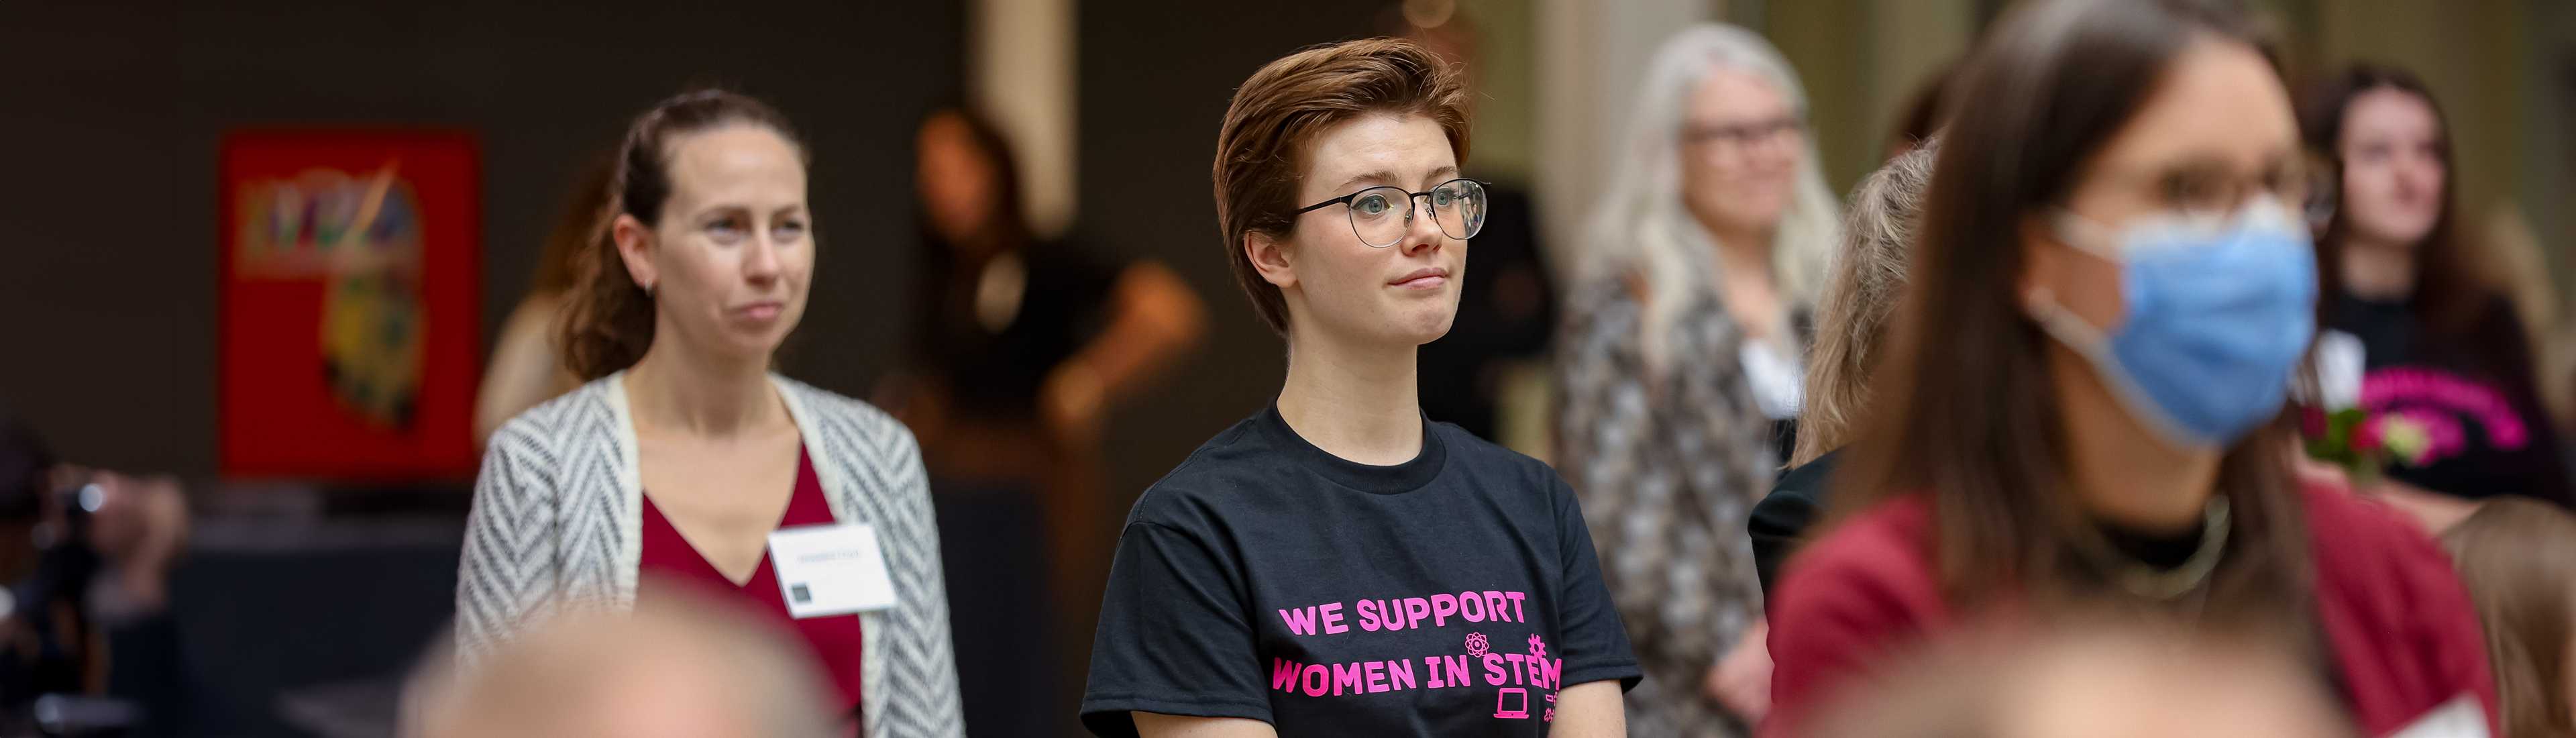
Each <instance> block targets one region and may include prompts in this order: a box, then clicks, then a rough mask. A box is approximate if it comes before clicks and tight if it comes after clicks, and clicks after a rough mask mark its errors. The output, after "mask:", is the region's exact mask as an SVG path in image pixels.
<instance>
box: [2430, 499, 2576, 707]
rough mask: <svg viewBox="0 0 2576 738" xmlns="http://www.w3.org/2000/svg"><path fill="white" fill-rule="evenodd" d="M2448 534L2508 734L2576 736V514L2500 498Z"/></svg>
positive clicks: (2446, 541)
mask: <svg viewBox="0 0 2576 738" xmlns="http://www.w3.org/2000/svg"><path fill="white" fill-rule="evenodd" d="M2442 543H2443V545H2444V546H2445V547H2447V548H2449V549H2450V551H2451V558H2452V561H2453V562H2454V563H2456V564H2457V565H2458V566H2459V570H2460V579H2461V580H2462V581H2464V582H2466V583H2467V584H2468V586H2469V598H2470V599H2471V600H2474V601H2476V602H2477V605H2478V615H2479V617H2480V618H2481V619H2482V620H2484V621H2485V624H2486V636H2487V658H2488V659H2489V661H2490V662H2492V663H2493V664H2494V666H2495V675H2496V698H2497V699H2498V701H2500V702H2501V703H2502V704H2501V705H2500V707H2501V709H2502V711H2503V713H2504V716H2503V719H2504V733H2503V736H2504V738H2570V737H2571V736H2576V515H2570V514H2569V513H2568V512H2567V511H2566V510H2565V509H2563V508H2558V507H2552V506H2550V505H2549V504H2547V503H2543V502H2540V501H2537V500H2532V499H2529V498H2524V497H2499V498H2495V499H2493V500H2489V501H2488V502H2487V503H2486V504H2484V505H2481V506H2479V508H2478V511H2477V512H2476V513H2474V514H2471V515H2470V516H2469V517H2468V519H2466V520H2463V521H2461V522H2460V524H2459V525H2457V526H2453V527H2452V528H2451V529H2450V530H2449V531H2445V532H2444V533H2443V534H2442Z"/></svg>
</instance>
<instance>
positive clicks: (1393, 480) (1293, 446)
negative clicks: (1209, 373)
mask: <svg viewBox="0 0 2576 738" xmlns="http://www.w3.org/2000/svg"><path fill="white" fill-rule="evenodd" d="M1253 425H1254V426H1255V427H1257V428H1259V429H1260V431H1261V434H1262V435H1263V436H1264V437H1265V438H1267V439H1268V440H1269V441H1270V443H1271V444H1272V445H1273V446H1276V447H1278V448H1279V450H1280V451H1282V452H1284V453H1286V454H1287V455H1288V456H1289V457H1290V458H1292V459H1294V460H1295V461H1296V463H1297V466H1298V467H1299V468H1303V469H1306V470H1308V471H1312V472H1314V473H1316V474H1319V475H1322V476H1323V477H1324V478H1325V479H1329V480H1332V481H1333V483H1335V484H1339V485H1342V486H1344V487H1349V488H1351V489H1355V490H1359V491H1362V492H1367V493H1370V494H1380V495H1400V494H1404V493H1406V492H1411V491H1414V490H1417V489H1421V488H1422V487H1423V486H1424V485H1427V484H1430V483H1431V480H1432V479H1433V478H1435V477H1438V476H1440V468H1441V467H1442V466H1443V465H1445V464H1447V463H1448V461H1449V451H1448V449H1447V448H1445V447H1444V446H1443V445H1442V444H1441V443H1440V434H1439V433H1438V432H1437V431H1435V430H1433V429H1432V427H1431V419H1430V418H1427V417H1426V418H1423V419H1422V452H1421V453H1418V454H1415V455H1414V456H1413V460H1412V461H1407V462H1404V463H1402V464H1396V465H1393V466H1377V465H1375V464H1362V463H1359V462H1356V461H1352V460H1349V459H1345V458H1342V457H1339V456H1334V455H1333V454H1332V452H1329V451H1325V450H1323V449H1320V448H1316V447H1315V444H1312V443H1307V442H1306V438H1305V437H1304V436H1300V435H1297V430H1296V429H1294V428H1290V427H1288V420H1287V419H1286V418H1282V417H1280V416H1279V405H1277V404H1276V403H1273V404H1272V405H1270V406H1269V407H1267V408H1263V409H1262V411H1261V416H1260V417H1258V418H1255V419H1254V420H1253Z"/></svg>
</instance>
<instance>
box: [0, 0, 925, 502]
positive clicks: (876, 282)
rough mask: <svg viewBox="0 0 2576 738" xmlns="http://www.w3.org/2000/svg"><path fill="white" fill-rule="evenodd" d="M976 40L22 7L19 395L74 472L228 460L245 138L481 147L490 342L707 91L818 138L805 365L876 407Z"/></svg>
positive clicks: (684, 25)
mask: <svg viewBox="0 0 2576 738" xmlns="http://www.w3.org/2000/svg"><path fill="white" fill-rule="evenodd" d="M962 27H963V24H962V11H961V10H960V8H959V7H958V5H957V4H954V3H947V2H927V3H919V2H855V3H854V2H841V1H839V0H778V1H769V0H764V1H762V2H754V3H740V2H736V3H723V4H707V3H682V2H671V1H662V2H653V1H646V2H624V3H617V4H614V5H602V6H599V7H596V8H575V7H571V6H570V4H559V3H520V2H498V1H496V0H461V1H449V2H400V3H395V2H357V3H335V2H321V1H318V0H246V1H238V0H237V1H229V2H220V3H150V2H123V1H118V0H107V1H104V2H81V3H49V2H29V3H0V70H6V71H0V79H5V80H7V81H6V83H5V87H0V89H5V90H6V91H7V97H6V99H8V100H9V103H8V105H7V112H5V113H0V133H5V134H6V135H5V136H0V140H5V141H9V142H11V145H10V146H9V147H8V148H9V150H10V156H9V157H8V162H9V163H8V164H7V165H6V167H5V170H0V171H6V172H7V174H8V176H6V177H5V178H0V203H5V205H0V234H5V236H0V237H5V238H6V243H5V245H0V248H5V249H6V251H5V252H0V406H6V407H9V408H12V409H14V410H15V411H16V412H18V413H20V414H22V415H25V416H27V417H28V418H29V419H30V421H31V422H33V423H35V424H36V425H37V427H38V428H40V429H42V430H43V431H44V432H45V433H47V434H48V435H49V436H50V437H51V439H52V440H53V443H54V445H55V446H56V447H57V451H58V452H60V453H62V454H63V455H65V456H67V457H71V458H76V459H79V460H82V461H86V462H90V463H98V464H106V465H114V466H120V467H129V468H139V469H163V470H172V471H178V472H181V473H191V474H196V473H209V472H212V471H213V469H214V465H215V438H214V433H215V417H214V414H215V403H214V396H215V375H214V366H215V347H216V340H217V339H216V336H215V335H214V331H215V325H216V318H215V304H216V303H215V287H216V285H215V273H214V269H215V249H216V237H215V212H214V211H215V205H216V203H215V197H216V193H215V184H216V182H215V162H216V151H215V146H216V142H217V140H218V138H219V137H220V136H221V135H222V134H223V132H224V131H226V130H228V129H232V128H235V127H241V126H256V125H269V124H324V125H336V124H356V125H430V126H444V127H454V128H462V129H466V130H470V131H473V132H474V133H475V134H476V135H478V136H480V137H481V142H482V151H483V208H484V210H483V223H484V228H483V263H484V269H483V273H484V284H483V300H482V305H483V315H482V320H483V331H482V339H483V342H484V345H485V346H486V347H487V348H488V346H489V345H490V342H491V340H492V334H493V331H494V330H496V329H497V327H498V324H499V322H500V320H501V318H503V317H504V316H506V315H507V314H508V311H509V309H510V307H511V306H512V305H513V304H514V303H515V302H516V301H517V299H518V298H519V296H520V293H521V291H522V290H524V289H525V288H526V286H527V282H528V279H529V277H530V275H531V274H532V273H533V271H534V260H535V255H536V251H537V248H538V241H539V239H541V238H543V237H544V234H545V232H546V230H547V228H548V226H549V225H550V224H551V223H552V220H553V218H554V216H555V209H556V208H557V207H559V205H560V203H562V202H563V201H564V199H565V194H566V190H567V188H569V187H571V185H572V180H573V179H574V177H575V176H576V174H577V169H578V168H579V166H580V165H581V163H582V161H583V160H584V158H585V157H588V156H592V155H594V152H597V151H601V150H603V149H605V148H607V147H608V146H610V145H612V144H613V143H614V142H615V139H616V137H617V136H618V135H619V134H620V133H622V132H623V129H624V125H625V120H626V119H627V117H629V116H631V115H633V114H634V113H635V112H636V111H638V110H640V109H642V108H643V107H645V106H647V105H650V104H651V103H652V102H653V101H655V100H657V99H659V98H661V97H664V96H667V95H669V94H671V93H673V92H677V91H679V90H680V89H681V88H683V87H684V86H686V85H689V84H693V83H704V82H713V83H720V84H726V85H729V86H734V87H736V88H737V89H741V90H743V91H746V92H749V93H751V94H754V95H756V96H759V97H762V98H764V99H767V100H769V101H770V102H771V103H773V104H776V105H777V106H778V107H779V108H781V109H782V110H784V111H786V113H787V114H788V116H789V117H791V118H793V119H794V120H795V121H796V123H797V125H798V126H799V127H800V128H802V129H803V133H804V134H805V135H806V137H807V139H808V140H809V143H810V144H811V147H812V148H813V154H814V157H815V161H816V166H815V169H814V172H813V191H812V200H813V203H814V207H815V210H816V213H817V214H816V218H817V224H818V225H819V226H820V228H821V234H822V244H823V249H824V250H823V251H822V252H821V254H822V256H821V259H822V261H821V264H820V265H819V266H818V274H817V276H816V282H815V287H814V294H813V301H812V304H811V305H810V307H809V309H808V310H807V312H806V314H805V322H804V325H803V327H802V328H801V329H800V331H799V334H800V336H804V337H806V339H807V340H802V341H799V342H798V343H797V344H796V346H795V348H794V349H793V350H792V351H791V352H790V353H789V354H788V356H787V359H786V366H785V369H786V371H787V372H789V373H791V374H794V375H796V376H798V377H801V378H804V379H807V380H808V381H811V382H814V383H816V384H819V385H822V386H824V387H826V388H830V389H834V390H838V391H842V392H844V393H848V394H864V393H863V392H862V391H861V390H863V388H864V383H865V382H866V381H867V380H868V379H869V378H870V375H873V374H874V373H875V372H877V371H880V370H882V369H884V368H885V367H888V366H890V365H891V364H892V363H893V362H892V357H891V356H889V355H888V352H889V351H890V350H891V348H892V347H893V346H895V343H896V333H897V331H898V330H899V326H900V325H901V321H899V320H896V319H895V316H899V315H900V314H901V310H902V308H903V306H904V305H907V304H908V303H907V302H905V296H904V295H903V294H902V286H903V282H902V281H901V280H899V279H896V278H895V277H894V276H893V275H898V274H902V273H903V271H904V270H906V269H909V268H910V259H911V256H912V250H911V249H909V248H907V247H906V245H905V244H906V243H907V242H908V239H909V238H910V237H911V236H910V234H912V233H913V232H914V228H913V225H912V223H911V217H912V216H911V213H912V208H911V205H910V202H911V200H910V198H911V163H910V161H909V159H908V157H909V156H910V146H911V135H912V126H913V123H914V118H915V116H916V115H917V114H918V113H919V111H921V110H922V109H924V108H925V107H926V106H927V105H928V104H929V102H930V101H931V100H933V99H936V98H940V97H945V96H949V95H953V94H954V92H955V90H956V89H957V88H958V85H959V80H960V78H961V72H960V68H961V64H962V61H963V53H962V48H963V46H962V41H961V39H962V33H963V31H962ZM814 336H829V337H830V339H829V340H813V337H814Z"/></svg>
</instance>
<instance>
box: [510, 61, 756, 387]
mask: <svg viewBox="0 0 2576 738" xmlns="http://www.w3.org/2000/svg"><path fill="white" fill-rule="evenodd" d="M733 124H748V125H757V126H761V127H765V128H768V129H770V130H771V131H773V132H776V133H777V134H778V136H779V137H780V138H784V139H787V142H788V143H789V144H791V145H794V146H795V147H796V150H797V152H798V154H799V155H800V156H803V155H805V143H804V139H801V138H798V137H797V136H796V128H795V127H794V126H792V125H789V124H788V122H787V116H784V115H780V114H779V112H778V110H777V109H776V108H772V107H770V106H769V104H767V103H763V102H761V101H759V100H755V99H752V98H751V97H749V96H745V95H741V94H737V93H733V92H727V91H724V90H698V91H695V92H686V93H681V94H680V95H678V96H675V97H672V98H671V99H668V100H663V101H662V102H661V103H659V104H656V105H654V106H653V107H652V108H651V109H648V110H645V111H644V113H643V114H642V115H638V116H635V122H634V123H633V124H632V125H629V126H627V129H626V140H625V143H624V144H621V145H620V146H619V147H618V150H617V163H616V174H614V175H612V176H610V177H609V180H608V188H609V194H608V206H607V207H605V208H603V209H602V210H601V211H600V217H599V220H598V222H596V223H593V224H592V225H591V232H590V236H589V239H588V245H587V246H585V247H584V248H583V249H582V252H581V253H580V254H579V255H578V256H577V257H576V258H575V259H574V261H573V263H574V269H573V272H574V281H573V284H574V287H573V290H572V293H571V294H572V299H571V300H570V301H568V302H566V303H565V305H564V311H563V319H562V321H563V322H562V323H561V324H560V325H559V326H558V328H557V330H558V332H559V336H560V340H559V341H558V342H557V345H560V346H562V347H563V352H564V356H563V359H564V361H563V365H564V368H566V369H569V370H571V371H572V373H573V375H574V376H578V377H580V378H581V379H582V380H583V381H589V380H593V379H598V378H600V377H605V376H608V375H610V374H614V373H616V372H618V371H619V370H622V369H625V368H627V367H630V366H634V365H635V362H636V361H637V360H639V359H642V358H644V350H645V349H647V348H650V347H652V345H653V296H652V295H651V294H648V293H646V292H645V291H644V288H643V287H642V286H641V285H637V284H635V279H634V277H633V276H632V275H630V274H628V273H627V271H626V261H625V259H624V258H623V257H621V256H619V255H618V253H617V243H616V241H615V239H613V238H611V237H610V234H609V225H610V224H611V223H613V222H615V221H616V218H617V216H618V215H620V214H624V215H632V216H635V219H636V220H638V221H642V222H643V223H644V224H645V225H646V226H648V227H649V226H651V225H653V224H655V223H657V222H660V220H661V217H662V205H663V203H665V202H667V201H669V200H670V199H671V172H670V156H671V150H670V147H671V145H672V143H673V142H674V141H676V140H678V139H679V138H680V137H681V136H684V135H688V134H691V133H696V132H699V131H704V130H707V129H710V128H716V127H718V126H724V125H733Z"/></svg>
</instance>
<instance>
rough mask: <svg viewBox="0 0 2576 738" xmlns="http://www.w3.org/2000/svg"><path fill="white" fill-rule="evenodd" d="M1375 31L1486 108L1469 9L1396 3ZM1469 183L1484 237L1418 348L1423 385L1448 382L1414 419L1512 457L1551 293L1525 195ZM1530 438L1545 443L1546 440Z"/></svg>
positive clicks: (1527, 414) (1537, 409) (1539, 417)
mask: <svg viewBox="0 0 2576 738" xmlns="http://www.w3.org/2000/svg"><path fill="white" fill-rule="evenodd" d="M1378 25H1379V28H1380V29H1381V30H1382V31H1383V32H1385V33H1386V34H1387V35H1390V36H1401V37H1403V38H1406V39H1409V40H1411V41H1413V42H1414V43H1418V44H1421V45H1422V48H1425V49H1429V50H1430V51H1431V53H1433V54H1438V55H1439V56H1440V58H1441V59H1442V60H1443V61H1446V62H1448V63H1449V65H1450V69H1451V70H1452V71H1454V72H1456V73H1457V75H1458V79H1459V84H1460V85H1462V86H1464V87H1466V88H1467V94H1468V98H1467V106H1468V112H1469V113H1470V114H1473V113H1474V109H1475V106H1476V104H1477V101H1479V100H1483V99H1486V97H1487V95H1485V94H1483V93H1481V92H1479V88H1478V87H1477V80H1478V79H1479V78H1480V77H1479V72H1480V71H1481V70H1480V68H1479V66H1480V64H1481V62H1480V51H1481V49H1482V48H1483V46H1484V38H1483V34H1481V33H1480V32H1478V31H1477V28H1476V23H1475V21H1474V19H1473V18H1470V17H1469V16H1468V14H1467V8H1465V7H1462V6H1460V4H1458V3H1454V2H1436V1H1435V2H1410V3H1396V4H1393V5H1392V6H1391V7H1389V8H1387V9H1386V10H1385V11H1384V12H1383V13H1382V14H1381V15H1380V16H1379V23H1378ZM1468 174H1469V175H1470V176H1473V177H1475V178H1476V179H1478V180H1479V181H1483V182H1484V183H1485V199H1486V202H1487V203H1488V207H1487V210H1486V213H1485V227H1484V229H1483V230H1480V231H1477V232H1476V268H1475V269H1471V270H1468V271H1467V274H1466V276H1465V277H1464V278H1463V279H1462V280H1461V281H1462V284H1461V285H1460V288H1461V289H1462V290H1464V293H1463V294H1461V295H1460V296H1459V299H1458V319H1457V321H1456V322H1455V323H1453V324H1452V325H1450V326H1449V333H1448V335H1444V336H1441V337H1440V340H1437V341H1432V342H1430V343H1426V344H1423V345H1422V375H1423V376H1426V377H1445V378H1448V381H1440V382H1431V383H1428V384H1425V385H1423V386H1422V412H1423V414H1425V415H1429V416H1431V417H1433V418H1438V419H1440V420H1441V421H1442V422H1448V423H1455V424H1457V425H1458V427H1460V428H1464V429H1466V430H1467V432H1469V433H1473V434H1476V437H1477V438H1482V439H1485V440H1488V441H1493V442H1495V443H1499V444H1503V445H1505V446H1512V447H1514V448H1519V447H1518V446H1514V440H1515V438H1514V437H1515V436H1516V435H1526V434H1516V433H1515V432H1514V431H1513V430H1512V429H1514V428H1522V427H1533V426H1534V427H1538V428H1542V429H1543V428H1544V427H1545V420H1544V417H1543V416H1544V414H1545V411H1546V407H1545V405H1544V403H1543V402H1541V403H1514V402H1510V399H1511V397H1513V396H1516V395H1514V393H1512V391H1511V390H1512V389H1513V385H1514V384H1515V382H1516V381H1518V377H1519V375H1522V374H1527V375H1530V376H1532V377H1536V376H1540V375H1543V374H1544V371H1545V369H1544V364H1545V361H1546V356H1547V346H1548V341H1549V340H1550V339H1551V338H1553V337H1554V334H1555V332H1556V322H1557V316H1556V311H1557V296H1556V284H1555V280H1554V278H1553V277H1552V274H1553V273H1552V272H1550V271H1549V266H1548V263H1547V258H1546V257H1547V250H1546V249H1545V248H1542V247H1541V246H1540V244H1539V242H1538V235H1539V231H1538V222H1537V217H1536V216H1537V215H1538V206H1537V205H1536V204H1535V203H1533V202H1531V200H1530V193H1529V192H1528V190H1526V189H1524V188H1522V187H1521V186H1519V185H1518V184H1516V183H1512V182H1498V181H1492V178H1490V177H1487V176H1485V175H1483V174H1481V173H1479V172H1475V171H1471V172H1469V173H1468ZM1537 396H1539V397H1544V396H1545V395H1544V393H1539V394H1538V395H1537ZM1525 404H1526V405H1528V406H1526V407H1524V405H1525ZM1516 413H1517V414H1516ZM1532 416H1536V417H1532ZM1538 435H1539V436H1540V438H1539V440H1542V441H1543V440H1544V437H1545V431H1544V430H1541V431H1539V432H1538Z"/></svg>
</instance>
